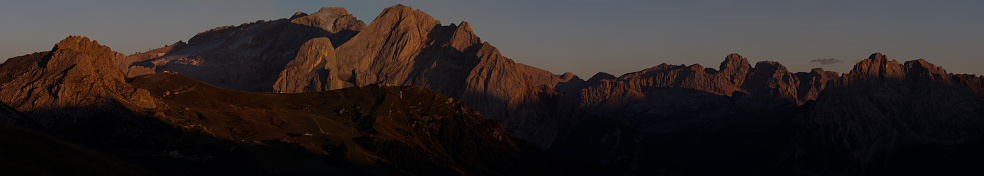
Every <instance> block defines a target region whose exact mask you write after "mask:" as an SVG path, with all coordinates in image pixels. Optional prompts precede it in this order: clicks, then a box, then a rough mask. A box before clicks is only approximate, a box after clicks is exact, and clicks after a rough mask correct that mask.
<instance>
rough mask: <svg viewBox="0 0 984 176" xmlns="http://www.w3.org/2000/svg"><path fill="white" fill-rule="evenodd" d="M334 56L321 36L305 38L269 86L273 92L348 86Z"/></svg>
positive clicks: (320, 89) (331, 48)
mask: <svg viewBox="0 0 984 176" xmlns="http://www.w3.org/2000/svg"><path fill="white" fill-rule="evenodd" d="M341 71H342V70H339V69H338V59H337V57H336V56H335V48H334V47H332V45H331V40H330V39H328V38H325V37H321V38H315V39H311V40H308V42H307V43H304V45H302V46H301V49H300V50H298V54H297V58H295V59H294V60H291V61H290V63H287V66H286V67H285V68H284V71H283V72H281V73H280V77H279V78H277V82H276V83H274V85H273V86H274V87H273V89H274V90H275V91H277V92H292V93H296V92H317V91H324V90H333V89H340V88H343V87H350V86H351V84H348V85H346V84H344V82H342V81H341V80H340V79H338V78H340V77H339V72H341Z"/></svg>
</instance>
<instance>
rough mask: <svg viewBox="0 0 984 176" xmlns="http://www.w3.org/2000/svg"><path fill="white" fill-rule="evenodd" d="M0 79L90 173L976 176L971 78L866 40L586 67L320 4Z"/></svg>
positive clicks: (22, 59) (18, 125)
mask: <svg viewBox="0 0 984 176" xmlns="http://www.w3.org/2000/svg"><path fill="white" fill-rule="evenodd" d="M0 75H2V76H0V93H2V95H0V101H2V102H3V104H5V106H4V107H5V109H4V112H5V113H4V114H5V115H4V116H3V117H2V118H0V119H3V122H4V123H6V124H5V125H4V128H3V129H2V130H0V131H16V132H14V133H17V134H28V135H31V136H32V138H37V139H38V140H41V141H44V140H48V141H56V142H33V143H31V142H28V143H25V144H24V145H25V146H26V145H37V146H43V147H21V148H14V149H18V150H25V149H24V148H38V150H35V151H34V153H45V152H47V151H46V150H58V151H61V152H67V153H69V154H72V155H77V156H79V157H77V158H84V160H80V161H88V160H92V161H98V162H106V163H111V164H101V165H100V166H105V167H107V168H108V169H101V170H96V171H105V173H124V174H136V175H141V174H145V173H155V174H160V175H188V174H190V175H202V174H221V175H228V174H246V175H251V174H289V175H298V174H315V175H323V174H345V175H364V174H366V175H388V174H413V175H570V174H575V175H604V174H611V175H712V174H715V175H717V174H754V175H791V174H797V175H884V174H914V173H918V174H926V175H930V174H931V175H940V174H945V175H959V174H968V175H977V174H980V173H984V171H982V170H981V169H978V168H977V167H976V166H977V165H979V164H982V162H981V161H979V160H977V159H976V158H980V157H984V152H982V150H981V149H982V148H981V147H984V146H982V145H984V143H982V140H981V139H982V138H981V137H982V135H984V117H982V116H984V98H982V97H984V82H982V80H984V76H976V75H968V74H953V73H948V72H946V71H945V70H944V69H943V68H941V67H937V66H935V65H933V64H931V63H929V62H928V61H926V60H922V59H920V60H913V61H907V62H904V63H901V64H900V63H899V62H898V61H895V60H890V59H888V57H887V56H885V55H883V54H881V53H875V54H872V55H870V56H869V57H868V58H867V59H864V60H861V61H860V62H858V63H857V64H856V65H855V67H854V69H853V70H851V71H850V72H849V73H846V74H839V73H836V72H831V71H824V70H823V69H819V68H817V69H813V70H811V71H810V72H796V73H794V72H790V71H788V70H787V69H786V68H785V67H784V66H783V65H781V64H779V63H777V62H772V61H762V62H758V63H755V64H754V66H753V65H752V64H751V63H750V62H749V61H748V59H746V58H744V57H742V56H741V55H739V54H730V55H727V56H726V57H725V59H724V61H723V62H722V63H721V65H720V66H718V67H717V68H705V67H703V66H701V65H698V64H695V65H668V64H661V65H658V66H655V67H652V68H648V69H644V70H641V71H638V72H633V73H628V74H624V75H621V76H617V77H616V76H614V75H611V74H607V73H598V74H595V75H593V76H591V77H590V78H588V79H587V80H585V79H582V78H580V77H579V76H577V75H574V74H572V73H564V74H553V73H551V72H549V71H546V70H542V69H539V68H536V67H533V66H528V65H524V64H521V63H516V62H514V61H513V60H511V59H509V58H507V57H505V56H504V55H503V54H502V53H500V51H499V50H498V49H496V48H495V47H494V46H492V45H491V44H490V43H488V42H483V41H482V40H481V39H480V38H479V37H478V36H477V35H476V33H475V31H474V30H473V29H472V27H471V25H469V24H468V23H467V22H461V23H459V24H454V23H452V24H450V25H443V23H441V22H440V21H438V20H435V19H434V17H431V16H429V15H427V14H426V13H424V12H422V11H421V10H416V9H413V8H411V7H408V6H403V5H396V6H392V7H389V8H386V9H385V10H383V12H381V13H380V14H379V16H378V17H377V18H376V19H375V20H373V21H372V22H371V23H370V24H368V25H367V24H365V23H364V22H363V21H361V20H358V19H356V18H355V17H354V16H352V15H351V14H349V13H348V12H347V11H346V10H345V9H344V8H321V9H320V10H319V11H318V12H316V13H312V14H305V13H302V12H298V13H295V14H294V15H293V16H291V17H290V18H285V19H278V20H272V21H263V20H261V21H257V22H252V23H245V24H241V25H238V26H223V27H218V28H214V29H211V30H208V31H205V32H202V33H199V34H197V35H195V36H194V37H192V38H191V39H190V40H188V42H183V41H179V42H176V43H174V44H171V45H168V46H166V47H163V48H158V49H153V50H150V51H147V52H142V53H137V54H133V55H129V56H127V55H123V54H120V53H118V52H115V51H112V50H111V49H110V48H109V47H107V46H103V45H100V44H98V42H95V41H92V40H90V39H88V38H86V37H80V36H71V37H68V38H66V39H65V40H63V41H61V42H59V43H58V44H56V45H55V46H54V48H52V49H51V50H50V51H45V52H38V53H33V54H28V55H24V56H19V57H15V58H11V59H9V60H8V61H6V62H5V63H3V64H2V65H0ZM6 105H9V106H10V108H6ZM7 112H9V113H7ZM487 118H488V119H487ZM24 131H26V132H24ZM4 140H15V141H16V140H21V141H23V140H24V139H4ZM17 143H21V142H17ZM12 147H18V146H12ZM37 155H38V156H36V157H37V158H38V160H54V159H55V158H52V157H55V156H50V155H41V154H37ZM26 157H28V156H25V158H26ZM11 162H12V161H11ZM68 162H74V161H68ZM62 164H66V163H62ZM38 165H39V166H36V167H29V168H45V167H50V166H43V163H39V164H38ZM66 165H75V166H79V165H77V164H72V163H67V164H66ZM44 170H45V169H39V170H23V172H25V173H43V172H37V171H44ZM74 171H78V172H87V171H92V170H85V168H82V169H78V170H74Z"/></svg>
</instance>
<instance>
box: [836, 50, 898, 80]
mask: <svg viewBox="0 0 984 176" xmlns="http://www.w3.org/2000/svg"><path fill="white" fill-rule="evenodd" d="M904 76H905V73H904V71H903V70H902V65H901V64H899V63H898V62H897V61H895V60H888V57H887V56H885V55H883V54H882V53H874V54H871V56H868V58H867V59H864V60H861V61H860V62H858V64H857V65H854V69H852V70H851V72H850V73H849V74H848V75H847V77H848V78H847V80H848V81H849V82H850V81H854V80H861V79H869V78H877V79H902V78H903V77H904Z"/></svg>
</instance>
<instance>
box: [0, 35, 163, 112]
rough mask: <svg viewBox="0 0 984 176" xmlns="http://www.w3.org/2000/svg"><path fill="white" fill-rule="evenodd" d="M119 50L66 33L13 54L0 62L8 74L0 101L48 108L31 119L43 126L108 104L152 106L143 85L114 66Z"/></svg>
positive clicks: (21, 106) (23, 109)
mask: <svg viewBox="0 0 984 176" xmlns="http://www.w3.org/2000/svg"><path fill="white" fill-rule="evenodd" d="M117 54H118V53H116V52H114V51H112V50H110V49H109V47H106V46H103V45H99V43H98V42H96V41H90V40H89V38H86V37H81V36H70V37H68V38H66V39H64V40H62V41H61V42H59V43H58V44H56V45H55V47H54V48H53V49H52V50H51V51H48V52H42V53H35V54H32V55H27V56H22V57H16V58H12V59H11V60H14V61H13V62H5V63H4V64H3V66H0V72H2V73H0V74H3V75H9V76H10V77H7V79H5V80H2V81H3V82H0V92H2V95H0V101H3V102H5V103H7V104H8V105H10V106H11V107H14V108H16V109H17V110H19V111H21V112H24V113H26V114H28V115H36V114H46V115H43V116H41V117H43V118H41V119H34V120H35V121H37V122H38V123H40V124H41V125H44V126H46V127H51V126H58V125H62V124H70V123H73V122H74V121H79V120H80V119H77V118H80V117H88V116H91V115H92V114H94V113H101V111H104V110H105V109H103V108H104V107H105V106H106V105H110V104H121V105H123V106H133V107H136V108H153V107H155V106H156V105H155V102H154V101H153V99H151V98H149V95H148V94H146V92H147V91H146V90H138V89H134V88H132V87H130V86H128V85H127V84H126V83H125V82H124V79H123V72H122V71H120V70H119V69H118V68H116V67H114V63H113V61H114V58H115V57H116V56H117ZM14 75H17V76H14ZM66 107H80V108H79V109H64V108H66Z"/></svg>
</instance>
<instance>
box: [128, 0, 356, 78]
mask: <svg viewBox="0 0 984 176" xmlns="http://www.w3.org/2000/svg"><path fill="white" fill-rule="evenodd" d="M365 27H366V25H365V23H363V22H362V21H361V20H358V19H356V18H355V17H354V16H352V15H351V14H349V13H348V11H346V10H345V9H341V8H322V9H321V10H319V11H318V12H317V13H313V14H310V15H308V14H304V13H298V14H295V15H294V16H293V17H291V18H290V19H279V20H274V21H257V22H252V23H245V24H242V25H239V26H223V27H217V28H215V29H211V30H208V31H205V32H202V33H199V34H198V35H195V36H194V37H192V38H191V39H190V40H188V43H187V44H184V43H181V42H179V43H176V44H174V45H170V46H168V47H165V48H160V49H155V50H151V51H149V52H146V53H139V54H135V55H131V56H128V57H125V58H122V59H120V60H122V61H120V63H122V64H126V63H130V64H128V65H125V66H124V68H123V69H122V70H124V71H127V72H126V74H127V76H131V77H132V76H138V75H144V74H152V73H163V72H165V71H168V72H178V73H181V74H183V75H187V76H189V77H192V78H195V79H197V80H202V81H204V82H207V83H210V84H213V85H217V86H220V87H224V88H229V89H236V90H245V91H254V92H273V91H275V90H274V87H275V84H276V83H277V81H278V80H279V79H280V75H281V74H286V75H290V76H291V78H295V77H294V75H293V74H296V73H297V72H298V71H297V69H298V68H295V67H297V65H298V64H300V63H302V62H300V61H299V62H296V64H293V65H290V62H291V61H294V60H309V59H313V58H314V57H308V56H303V55H301V56H299V55H298V53H302V52H304V53H302V54H311V53H312V52H315V51H311V50H310V49H308V50H306V51H301V48H302V47H317V48H322V49H323V48H325V46H328V48H331V49H334V46H338V45H341V44H342V43H344V42H345V41H347V40H349V39H351V38H352V37H354V36H355V35H356V34H358V33H359V31H362V30H364V29H365ZM312 39H318V41H321V42H314V43H325V42H327V43H328V44H327V45H321V44H319V45H317V46H315V45H305V44H307V43H308V40H312ZM317 52H324V51H317ZM298 57H302V58H298ZM289 65H290V66H289ZM301 70H303V69H301ZM286 72H292V73H286ZM296 78H308V76H301V75H298V77H296ZM307 82H310V80H307ZM302 88H303V86H302Z"/></svg>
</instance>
